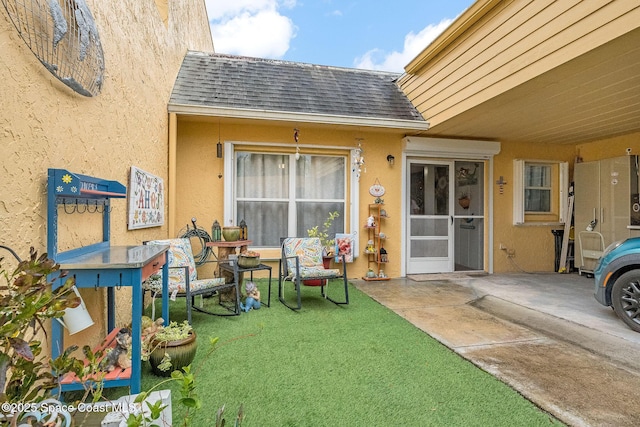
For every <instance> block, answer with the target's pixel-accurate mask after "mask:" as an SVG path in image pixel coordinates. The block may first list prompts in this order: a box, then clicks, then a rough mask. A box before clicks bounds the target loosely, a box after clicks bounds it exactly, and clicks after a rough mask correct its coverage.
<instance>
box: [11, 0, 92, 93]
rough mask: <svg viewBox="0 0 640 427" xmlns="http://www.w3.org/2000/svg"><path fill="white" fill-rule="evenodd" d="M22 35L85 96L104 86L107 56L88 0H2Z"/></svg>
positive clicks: (50, 67) (62, 78) (44, 62)
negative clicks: (105, 56) (87, 2)
mask: <svg viewBox="0 0 640 427" xmlns="http://www.w3.org/2000/svg"><path fill="white" fill-rule="evenodd" d="M1 1H2V4H3V6H4V8H5V10H6V11H7V13H8V15H9V18H10V19H11V22H12V23H13V25H14V26H15V27H16V30H17V31H18V34H19V35H20V38H22V40H23V41H24V42H25V43H26V44H27V46H28V47H29V49H31V52H33V54H34V55H35V56H36V58H38V59H39V60H40V62H41V63H42V65H44V66H45V68H46V69H47V70H49V72H51V74H53V75H54V76H56V78H58V80H60V81H61V82H62V83H64V84H65V85H67V86H69V87H70V88H71V89H73V90H74V91H76V92H77V93H79V94H81V95H84V96H96V95H98V94H99V93H100V90H101V89H102V83H103V77H104V56H103V53H102V45H101V44H100V37H99V35H98V27H97V26H96V23H95V21H94V19H93V15H92V14H91V11H90V10H89V7H88V6H87V4H86V2H85V0H1Z"/></svg>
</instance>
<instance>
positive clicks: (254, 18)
mask: <svg viewBox="0 0 640 427" xmlns="http://www.w3.org/2000/svg"><path fill="white" fill-rule="evenodd" d="M205 3H206V5H207V12H208V14H209V22H210V24H211V33H212V36H213V44H214V48H215V51H216V52H217V53H228V54H233V55H244V56H253V57H259V58H269V59H283V60H287V61H296V62H308V63H313V64H319V65H333V66H339V67H348V68H365V69H374V70H385V71H395V72H402V71H403V67H404V66H405V65H407V64H408V63H409V61H411V60H412V59H413V58H414V57H415V56H416V55H417V54H418V53H419V52H420V51H421V50H423V49H424V48H425V47H427V45H428V44H429V43H430V42H431V41H432V40H433V39H434V38H435V37H436V36H437V35H438V34H440V33H441V32H442V30H444V29H445V28H446V27H447V26H448V25H449V24H450V23H451V22H452V21H453V20H454V19H455V18H456V17H457V16H458V15H460V14H461V13H462V12H463V11H464V10H466V9H467V8H468V7H469V6H471V5H472V4H473V0H422V1H420V0H387V1H381V0H368V1H365V0H347V1H344V0H343V1H338V0H205Z"/></svg>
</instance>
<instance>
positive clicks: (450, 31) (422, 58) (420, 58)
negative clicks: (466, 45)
mask: <svg viewBox="0 0 640 427" xmlns="http://www.w3.org/2000/svg"><path fill="white" fill-rule="evenodd" d="M501 1H502V0H477V1H476V2H475V3H473V4H472V5H471V6H469V8H468V9H467V10H465V11H464V12H462V14H461V15H460V16H459V17H458V18H457V19H456V20H455V21H453V22H452V23H451V25H449V27H447V28H446V29H445V30H444V31H443V32H442V33H441V34H440V35H439V36H438V38H436V39H435V40H434V41H433V42H431V44H429V46H427V47H426V48H425V49H424V50H423V51H422V52H420V53H419V54H418V55H417V56H416V57H415V58H414V59H413V60H412V61H411V62H409V64H407V65H406V66H405V67H404V69H405V71H406V72H407V73H409V74H415V73H416V72H417V71H418V70H419V69H420V68H422V67H423V66H424V65H425V64H427V63H428V62H429V61H431V60H432V59H433V58H434V57H435V56H436V55H438V54H439V53H440V52H442V51H443V50H444V49H446V48H447V46H449V44H451V43H452V42H453V41H454V40H456V39H457V38H458V37H459V36H460V34H462V33H464V32H465V31H467V29H468V28H469V27H471V26H472V25H473V24H475V23H476V22H478V21H479V20H480V19H481V18H482V17H483V16H484V15H486V14H487V13H489V11H491V9H493V8H494V7H495V6H497V5H498V4H499V3H500V2H501Z"/></svg>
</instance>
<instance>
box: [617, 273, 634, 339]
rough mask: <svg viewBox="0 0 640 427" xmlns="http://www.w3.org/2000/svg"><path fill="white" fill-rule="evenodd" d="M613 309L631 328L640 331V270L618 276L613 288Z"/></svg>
mask: <svg viewBox="0 0 640 427" xmlns="http://www.w3.org/2000/svg"><path fill="white" fill-rule="evenodd" d="M611 302H612V303H613V310H614V311H615V312H616V314H617V315H618V317H619V318H620V319H622V321H623V322H624V323H626V324H627V326H629V327H630V328H631V329H633V330H634V331H636V332H640V270H631V271H628V272H626V273H624V274H623V275H622V276H620V277H619V278H618V280H616V281H615V283H614V284H613V288H611Z"/></svg>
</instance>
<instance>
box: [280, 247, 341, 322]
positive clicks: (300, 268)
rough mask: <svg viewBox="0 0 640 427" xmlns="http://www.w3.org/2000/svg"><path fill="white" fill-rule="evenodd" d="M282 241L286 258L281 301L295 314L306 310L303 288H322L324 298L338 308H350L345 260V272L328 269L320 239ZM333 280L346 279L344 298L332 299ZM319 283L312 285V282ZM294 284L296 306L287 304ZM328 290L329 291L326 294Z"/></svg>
mask: <svg viewBox="0 0 640 427" xmlns="http://www.w3.org/2000/svg"><path fill="white" fill-rule="evenodd" d="M281 241H282V247H281V249H282V257H281V259H280V265H279V268H278V299H279V300H280V302H281V303H283V304H284V305H286V306H287V307H289V308H290V309H292V310H300V309H301V308H302V296H301V286H302V285H307V286H319V287H320V294H321V295H322V297H323V298H325V299H328V300H329V301H331V302H332V303H334V304H338V305H346V304H349V287H348V282H347V263H346V259H345V256H344V255H343V256H342V271H340V269H337V268H331V269H326V268H324V265H323V263H322V245H321V244H320V239H319V238H317V237H304V238H303V237H287V238H283V239H281ZM333 279H342V280H341V281H342V282H343V284H344V298H340V299H339V300H336V299H333V298H331V297H329V295H328V285H329V282H330V281H331V280H333ZM312 280H313V281H316V280H317V281H319V282H318V284H316V285H310V284H309V283H310V281H312ZM286 282H291V283H292V284H293V285H294V287H295V290H296V302H295V305H294V304H293V303H290V302H288V301H287V300H286V298H285V296H284V286H285V285H286ZM325 287H326V288H327V289H326V290H325Z"/></svg>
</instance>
